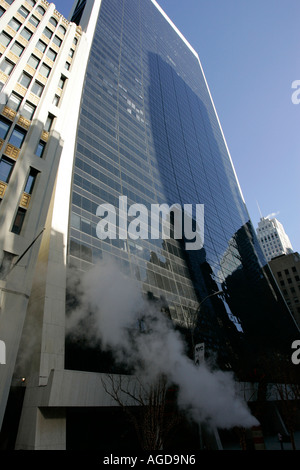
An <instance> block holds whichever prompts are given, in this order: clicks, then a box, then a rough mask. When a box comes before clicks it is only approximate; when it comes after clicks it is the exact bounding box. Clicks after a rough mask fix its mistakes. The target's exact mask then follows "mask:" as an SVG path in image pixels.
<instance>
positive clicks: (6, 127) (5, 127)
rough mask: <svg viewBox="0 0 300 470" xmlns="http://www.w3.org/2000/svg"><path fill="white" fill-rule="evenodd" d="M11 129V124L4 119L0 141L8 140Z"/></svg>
mask: <svg viewBox="0 0 300 470" xmlns="http://www.w3.org/2000/svg"><path fill="white" fill-rule="evenodd" d="M9 128H10V124H9V123H8V122H7V121H4V120H3V119H0V139H6V136H7V134H8V131H9Z"/></svg>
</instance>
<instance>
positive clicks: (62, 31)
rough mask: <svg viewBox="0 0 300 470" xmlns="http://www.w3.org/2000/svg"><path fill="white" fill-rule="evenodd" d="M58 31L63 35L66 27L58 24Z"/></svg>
mask: <svg viewBox="0 0 300 470" xmlns="http://www.w3.org/2000/svg"><path fill="white" fill-rule="evenodd" d="M58 31H59V32H60V33H61V34H63V35H65V34H66V32H67V30H66V28H65V27H64V26H62V25H59V27H58Z"/></svg>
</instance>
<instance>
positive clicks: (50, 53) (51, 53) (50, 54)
mask: <svg viewBox="0 0 300 470" xmlns="http://www.w3.org/2000/svg"><path fill="white" fill-rule="evenodd" d="M47 57H49V59H50V60H52V62H54V61H55V59H56V57H57V53H56V52H55V51H54V50H53V49H48V51H47Z"/></svg>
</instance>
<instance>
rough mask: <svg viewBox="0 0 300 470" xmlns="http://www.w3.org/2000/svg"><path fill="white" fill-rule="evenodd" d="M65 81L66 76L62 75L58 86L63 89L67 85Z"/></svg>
mask: <svg viewBox="0 0 300 470" xmlns="http://www.w3.org/2000/svg"><path fill="white" fill-rule="evenodd" d="M65 82H66V78H65V77H61V78H60V80H59V82H58V87H59V88H61V89H63V87H64V86H65Z"/></svg>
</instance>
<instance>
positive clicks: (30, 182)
mask: <svg viewBox="0 0 300 470" xmlns="http://www.w3.org/2000/svg"><path fill="white" fill-rule="evenodd" d="M35 179H36V171H35V170H30V173H29V175H28V178H27V181H26V185H25V188H24V192H25V193H27V194H32V191H33V186H34V183H35Z"/></svg>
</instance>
